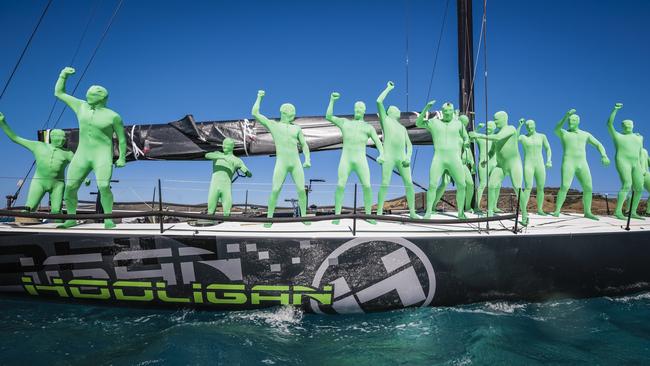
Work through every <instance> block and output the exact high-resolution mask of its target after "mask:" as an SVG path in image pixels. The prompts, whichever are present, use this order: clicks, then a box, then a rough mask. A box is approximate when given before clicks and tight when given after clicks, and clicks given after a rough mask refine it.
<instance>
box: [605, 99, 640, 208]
mask: <svg viewBox="0 0 650 366" xmlns="http://www.w3.org/2000/svg"><path fill="white" fill-rule="evenodd" d="M621 108H623V104H621V103H616V105H615V106H614V109H613V110H612V113H611V114H610V116H609V119H608V120H607V131H608V132H609V135H610V136H611V137H612V139H613V140H614V147H616V156H615V159H616V170H617V171H618V177H619V178H620V179H621V189H620V190H619V191H618V200H617V201H616V210H614V216H616V217H617V218H619V219H621V220H626V219H627V217H625V215H624V214H623V204H624V203H625V198H626V197H627V194H628V193H629V192H630V188H632V191H633V192H634V194H633V196H634V199H633V200H632V206H631V210H632V212H631V213H630V216H631V217H633V218H635V219H643V218H642V217H641V216H640V215H639V214H638V213H637V212H636V211H637V209H638V208H639V201H640V200H641V194H643V175H644V173H645V172H644V170H643V166H642V164H641V159H642V154H643V153H642V150H643V136H641V135H639V134H636V133H634V122H632V120H629V119H626V120H624V121H623V122H622V123H621V125H622V127H623V132H622V133H621V132H618V131H616V129H615V128H614V119H615V118H616V113H617V112H618V111H619V110H620V109H621Z"/></svg>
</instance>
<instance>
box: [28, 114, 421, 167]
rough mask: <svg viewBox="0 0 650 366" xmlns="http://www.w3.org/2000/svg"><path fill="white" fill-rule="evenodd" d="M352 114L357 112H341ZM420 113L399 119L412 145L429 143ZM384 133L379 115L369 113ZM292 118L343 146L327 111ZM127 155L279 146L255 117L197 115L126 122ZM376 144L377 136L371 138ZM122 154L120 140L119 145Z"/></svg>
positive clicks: (72, 134) (73, 134) (316, 143)
mask: <svg viewBox="0 0 650 366" xmlns="http://www.w3.org/2000/svg"><path fill="white" fill-rule="evenodd" d="M340 117H345V118H349V119H352V118H353V116H350V115H347V116H340ZM416 118H417V115H416V114H415V113H413V112H405V113H402V115H401V117H400V122H401V123H402V125H404V127H406V129H407V131H408V133H409V137H410V138H411V142H412V143H413V144H430V143H431V136H430V135H429V132H427V131H426V130H424V129H421V128H416V127H415V120H416ZM365 121H366V122H368V123H370V124H371V125H372V126H373V127H375V130H377V133H378V134H379V136H380V137H381V129H380V127H379V119H378V116H377V115H376V114H366V116H365ZM292 123H294V124H296V125H298V126H300V127H301V128H302V131H303V134H304V135H305V139H306V141H307V143H308V144H309V149H310V150H311V151H321V150H329V149H338V148H341V143H342V137H341V132H340V130H339V129H338V127H336V126H335V125H333V124H332V123H330V122H328V121H327V120H326V119H325V117H324V116H314V117H297V118H296V119H295V120H294V121H293V122H292ZM65 132H66V137H67V148H68V149H71V150H73V151H74V150H76V148H77V144H78V140H79V130H78V129H66V130H65ZM125 132H126V137H127V146H128V152H127V159H128V160H197V159H203V157H204V155H205V153H207V152H210V151H215V150H221V145H222V142H223V140H224V139H225V138H227V137H230V138H232V139H233V140H235V150H234V153H235V155H238V156H247V155H273V154H274V153H275V146H274V144H273V139H272V137H271V134H270V133H269V131H268V130H267V129H266V128H264V126H262V125H261V124H259V123H257V122H256V121H255V120H254V119H243V120H235V121H206V122H195V121H194V117H193V116H192V115H187V116H185V117H183V118H181V119H180V120H178V121H174V122H169V123H161V124H136V125H130V126H125ZM47 136H48V131H47V130H43V131H39V139H40V140H41V141H45V140H46V139H47ZM368 144H369V146H372V141H368ZM114 148H115V156H117V144H115V147H114Z"/></svg>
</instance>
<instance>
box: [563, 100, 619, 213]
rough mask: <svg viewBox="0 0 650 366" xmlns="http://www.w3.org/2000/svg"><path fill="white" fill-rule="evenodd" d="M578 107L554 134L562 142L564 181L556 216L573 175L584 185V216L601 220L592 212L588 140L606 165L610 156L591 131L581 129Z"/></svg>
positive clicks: (564, 119) (567, 116)
mask: <svg viewBox="0 0 650 366" xmlns="http://www.w3.org/2000/svg"><path fill="white" fill-rule="evenodd" d="M575 113H576V110H575V109H571V110H569V111H568V112H567V113H566V114H565V115H564V117H562V119H561V120H560V122H558V123H557V125H555V134H556V135H557V136H558V137H559V138H560V141H561V142H562V148H563V149H564V152H563V153H562V171H561V174H562V178H561V179H562V183H561V184H560V190H559V192H558V194H557V202H556V204H555V211H554V212H553V216H560V210H561V209H562V205H563V204H564V200H565V199H566V195H567V192H568V191H569V188H570V187H571V183H572V182H573V177H577V178H578V182H580V185H581V186H582V205H583V211H584V215H585V217H586V218H588V219H592V220H598V217H596V216H595V215H594V214H593V213H591V200H592V193H593V186H592V183H591V171H590V170H589V164H588V163H587V143H589V144H591V145H593V146H595V147H596V148H597V149H598V152H600V157H601V159H600V161H601V162H602V163H603V165H605V166H607V165H609V158H608V157H607V153H606V152H605V147H603V144H601V143H600V141H598V140H597V139H596V138H595V137H593V136H592V135H591V134H590V133H589V132H586V131H583V130H581V129H579V128H578V126H579V125H580V117H579V116H578V115H577V114H575ZM567 120H568V121H569V129H568V130H565V129H564V128H562V127H563V126H564V124H565V123H566V122H567Z"/></svg>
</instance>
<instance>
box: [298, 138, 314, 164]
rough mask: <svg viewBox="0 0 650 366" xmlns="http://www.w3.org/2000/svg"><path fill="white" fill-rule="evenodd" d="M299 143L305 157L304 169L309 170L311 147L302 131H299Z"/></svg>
mask: <svg viewBox="0 0 650 366" xmlns="http://www.w3.org/2000/svg"><path fill="white" fill-rule="evenodd" d="M298 142H300V146H301V147H302V153H303V155H305V162H304V163H303V164H302V166H303V167H305V168H309V167H310V166H311V156H310V155H309V145H307V140H305V135H303V134H302V130H299V131H298Z"/></svg>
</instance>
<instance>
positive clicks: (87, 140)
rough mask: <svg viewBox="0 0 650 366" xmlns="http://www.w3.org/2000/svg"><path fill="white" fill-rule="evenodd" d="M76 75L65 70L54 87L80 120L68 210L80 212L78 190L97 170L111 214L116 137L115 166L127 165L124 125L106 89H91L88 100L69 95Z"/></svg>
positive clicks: (106, 223)
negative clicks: (110, 105) (116, 154)
mask: <svg viewBox="0 0 650 366" xmlns="http://www.w3.org/2000/svg"><path fill="white" fill-rule="evenodd" d="M74 73H75V70H74V69H73V68H71V67H66V68H64V69H63V70H62V71H61V74H60V75H59V79H58V80H57V82H56V85H55V87H54V95H55V96H56V97H57V98H59V99H61V101H63V102H64V103H65V104H67V105H68V107H70V109H72V111H73V112H74V113H75V114H76V115H77V120H79V145H78V146H77V151H75V154H74V157H73V158H72V161H71V162H70V168H68V179H67V182H66V185H65V194H64V196H65V205H66V210H67V212H68V214H71V215H74V214H76V213H77V202H78V201H77V193H78V192H79V187H81V184H82V183H83V181H84V179H85V178H86V177H87V176H88V174H90V172H91V171H94V172H95V178H96V179H97V188H98V190H99V193H100V195H101V204H102V208H103V209H104V212H105V213H107V214H110V213H112V212H113V193H112V192H111V186H110V182H111V177H112V176H113V134H115V135H117V140H118V147H119V158H118V159H117V161H116V162H115V166H116V167H117V168H120V167H123V166H124V165H126V134H125V133H124V125H123V124H122V118H121V117H120V116H119V115H118V114H117V113H115V112H114V111H112V110H110V109H108V108H106V102H107V101H108V91H107V90H106V88H104V87H103V86H99V85H93V86H91V87H90V88H88V91H87V92H86V100H85V101H84V100H81V99H77V98H75V97H73V96H72V95H69V94H66V92H65V83H66V80H67V79H68V77H69V76H70V75H72V74H74ZM75 225H77V221H76V220H66V221H65V222H64V223H63V224H62V225H60V226H59V227H60V228H69V227H72V226H75ZM104 227H105V228H107V229H110V228H113V227H115V223H113V220H111V219H105V220H104Z"/></svg>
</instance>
